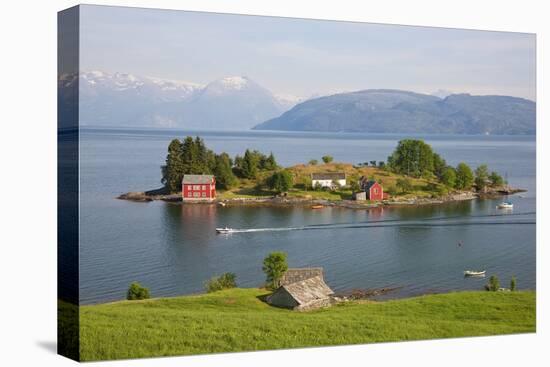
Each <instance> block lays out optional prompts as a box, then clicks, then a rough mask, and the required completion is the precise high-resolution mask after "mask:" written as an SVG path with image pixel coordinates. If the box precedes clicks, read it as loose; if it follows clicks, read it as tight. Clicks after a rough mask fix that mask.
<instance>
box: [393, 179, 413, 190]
mask: <svg viewBox="0 0 550 367" xmlns="http://www.w3.org/2000/svg"><path fill="white" fill-rule="evenodd" d="M395 186H396V187H397V188H398V189H399V190H401V192H402V193H404V194H405V193H407V192H409V191H411V190H412V187H413V186H412V182H411V180H410V179H408V178H398V179H397V181H396V182H395Z"/></svg>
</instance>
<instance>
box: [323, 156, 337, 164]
mask: <svg viewBox="0 0 550 367" xmlns="http://www.w3.org/2000/svg"><path fill="white" fill-rule="evenodd" d="M321 159H322V160H323V162H325V163H327V164H328V163H330V162H332V160H333V159H334V158H332V156H330V155H325V156H323V157H321Z"/></svg>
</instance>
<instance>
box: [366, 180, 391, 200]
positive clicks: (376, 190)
mask: <svg viewBox="0 0 550 367" xmlns="http://www.w3.org/2000/svg"><path fill="white" fill-rule="evenodd" d="M361 188H362V189H363V190H364V191H365V193H366V196H367V200H373V201H379V200H384V199H387V198H388V195H387V194H384V189H383V188H382V185H380V184H379V183H378V182H376V181H374V180H369V181H363V182H362V183H361Z"/></svg>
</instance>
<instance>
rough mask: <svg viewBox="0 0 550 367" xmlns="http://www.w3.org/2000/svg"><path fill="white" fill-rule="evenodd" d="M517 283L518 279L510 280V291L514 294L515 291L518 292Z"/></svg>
mask: <svg viewBox="0 0 550 367" xmlns="http://www.w3.org/2000/svg"><path fill="white" fill-rule="evenodd" d="M516 283H517V280H516V277H515V276H513V277H512V279H510V290H511V291H512V292H514V291H515V290H516V288H517V284H516Z"/></svg>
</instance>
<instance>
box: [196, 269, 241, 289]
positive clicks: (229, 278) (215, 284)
mask: <svg viewBox="0 0 550 367" xmlns="http://www.w3.org/2000/svg"><path fill="white" fill-rule="evenodd" d="M236 287H237V276H236V275H235V274H234V273H224V274H222V275H220V276H218V277H212V278H210V279H209V280H207V281H206V283H205V284H204V288H205V289H206V292H207V293H212V292H216V291H221V290H222V289H230V288H236Z"/></svg>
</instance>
